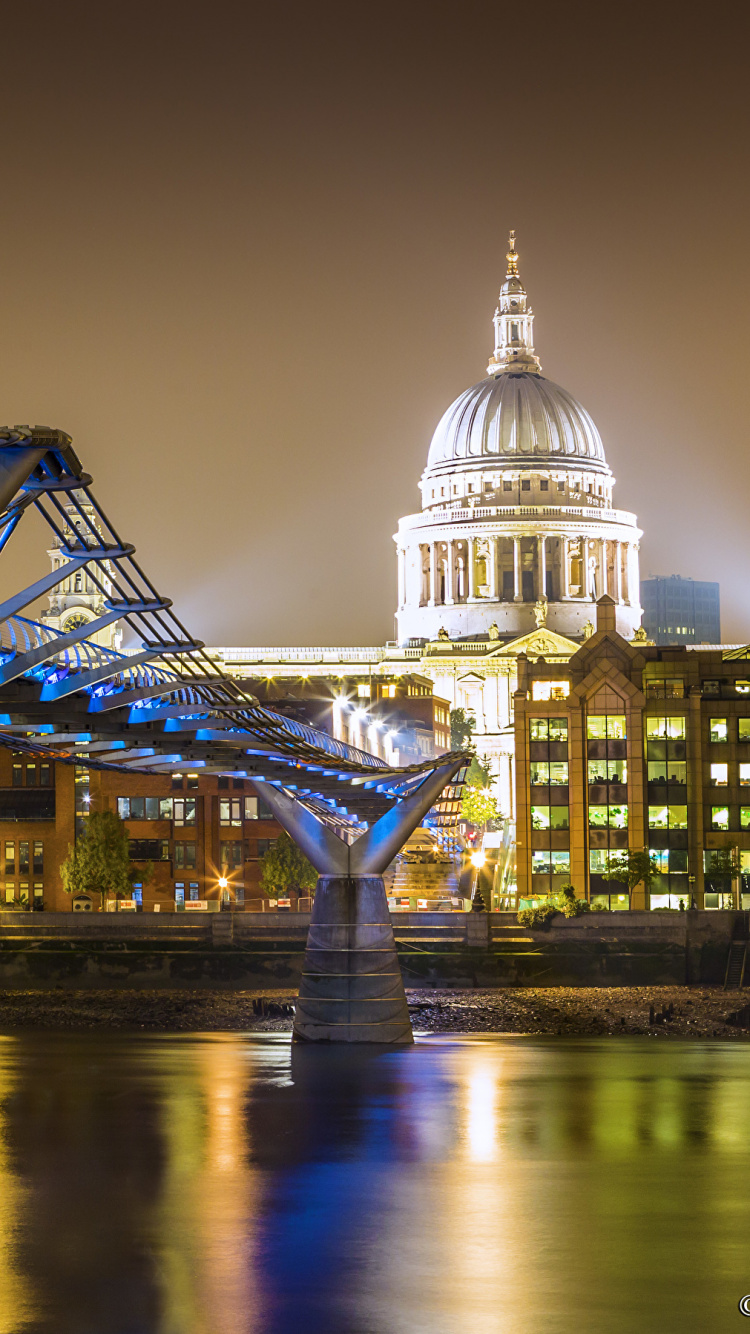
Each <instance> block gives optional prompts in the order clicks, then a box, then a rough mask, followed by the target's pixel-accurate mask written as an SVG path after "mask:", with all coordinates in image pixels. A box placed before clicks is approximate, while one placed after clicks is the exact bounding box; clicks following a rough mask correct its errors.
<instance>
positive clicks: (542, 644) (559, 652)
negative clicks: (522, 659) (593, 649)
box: [500, 626, 581, 659]
mask: <svg viewBox="0 0 750 1334" xmlns="http://www.w3.org/2000/svg"><path fill="white" fill-rule="evenodd" d="M580 647H581V646H580V644H576V643H575V642H574V640H572V639H566V638H565V636H564V635H558V634H557V632H556V631H555V630H548V629H547V627H546V626H544V627H542V628H540V629H539V630H532V631H531V633H530V634H528V635H522V636H521V638H520V639H513V640H511V642H510V643H509V644H503V646H502V649H501V650H500V652H501V653H502V656H504V657H507V656H509V655H511V656H512V657H514V658H517V657H519V656H520V655H521V654H522V653H525V654H526V657H527V658H550V657H551V658H566V659H567V658H572V656H573V654H574V653H577V652H578V650H579V648H580Z"/></svg>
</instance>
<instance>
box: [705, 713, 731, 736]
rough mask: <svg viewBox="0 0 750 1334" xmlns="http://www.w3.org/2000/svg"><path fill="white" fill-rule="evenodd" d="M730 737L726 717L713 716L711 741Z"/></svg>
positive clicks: (710, 728)
mask: <svg viewBox="0 0 750 1334" xmlns="http://www.w3.org/2000/svg"><path fill="white" fill-rule="evenodd" d="M728 737H729V728H728V726H727V720H726V718H711V719H710V720H709V739H710V740H711V741H726V740H728Z"/></svg>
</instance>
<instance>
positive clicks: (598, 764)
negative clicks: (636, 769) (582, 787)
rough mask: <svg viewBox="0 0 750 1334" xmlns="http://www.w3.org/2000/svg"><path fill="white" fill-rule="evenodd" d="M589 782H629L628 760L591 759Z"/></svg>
mask: <svg viewBox="0 0 750 1334" xmlns="http://www.w3.org/2000/svg"><path fill="white" fill-rule="evenodd" d="M588 773H589V783H627V781H628V764H627V760H589V762H588Z"/></svg>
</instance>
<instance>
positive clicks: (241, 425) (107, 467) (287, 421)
mask: <svg viewBox="0 0 750 1334" xmlns="http://www.w3.org/2000/svg"><path fill="white" fill-rule="evenodd" d="M0 8H1V9H2V17H3V52H4V67H5V74H6V79H5V96H4V101H3V115H2V117H1V118H0V160H1V161H2V170H3V178H4V201H3V207H2V209H0V275H1V279H0V280H1V283H2V310H3V320H2V329H1V331H0V353H1V356H0V404H1V406H0V419H2V420H3V421H6V422H8V423H14V422H32V423H33V422H40V423H45V424H48V425H52V426H60V427H62V428H63V429H65V430H67V431H68V432H70V434H71V435H72V436H73V437H74V442H75V446H76V449H77V450H78V452H79V455H80V457H81V458H82V460H83V462H84V465H85V467H86V468H87V470H88V471H89V472H91V473H92V474H93V476H94V483H95V491H96V494H97V496H98V497H99V499H100V500H101V502H102V503H103V505H104V507H105V509H107V510H108V511H109V512H110V514H111V517H112V518H113V520H114V521H115V523H116V524H117V526H118V527H119V529H120V531H121V533H122V535H123V536H124V537H125V538H126V539H127V540H129V541H132V542H134V543H135V544H136V546H137V549H138V555H139V558H140V559H141V561H142V563H143V565H144V566H145V568H146V569H147V570H148V572H149V574H150V575H151V577H152V578H153V579H154V581H155V583H156V584H157V585H158V587H159V588H160V590H161V591H162V592H164V593H166V594H167V595H169V596H171V597H172V598H173V599H174V602H175V608H176V610H177V611H178V613H179V614H180V615H181V617H182V619H183V620H184V621H186V622H187V624H188V625H189V626H190V627H191V629H192V630H193V631H194V633H195V634H196V635H198V636H199V637H200V638H202V639H203V640H205V641H206V642H207V643H209V644H331V645H335V644H356V643H363V644H377V643H382V642H383V641H384V640H385V639H387V638H392V637H393V612H394V610H395V599H396V560H395V549H394V544H393V541H392V533H393V532H394V531H395V528H396V524H397V521H398V518H399V517H400V516H401V515H403V514H406V513H409V512H410V511H411V510H413V509H416V508H418V505H419V493H418V490H417V481H418V478H419V475H420V473H421V471H422V468H423V467H424V463H425V460H426V456H427V449H428V446H429V441H430V438H431V435H432V431H433V430H434V427H435V425H436V424H437V422H438V420H439V418H440V416H441V414H442V412H443V411H444V409H445V408H446V407H447V405H448V404H449V403H450V401H451V400H452V399H453V398H454V397H455V396H456V395H457V394H458V393H459V392H460V391H461V390H463V389H464V388H466V387H467V386H469V385H470V384H472V383H474V382H476V381H477V380H479V379H481V378H482V376H483V375H484V368H485V366H486V362H487V357H488V354H489V352H490V351H491V346H492V343H491V332H492V330H491V319H492V314H493V312H494V309H495V304H496V298H497V291H498V287H499V284H500V282H501V281H502V277H503V274H504V272H505V259H504V256H505V251H506V249H507V232H508V228H509V227H514V228H515V229H516V232H517V235H518V247H519V251H520V254H521V275H522V277H523V280H524V283H525V285H526V287H527V289H528V292H529V296H530V300H531V303H532V306H533V308H534V311H535V315H536V323H535V341H536V349H537V352H538V353H539V355H540V357H541V361H542V367H543V371H544V373H545V374H546V375H548V376H549V377H550V378H551V379H553V380H555V381H557V382H558V383H559V384H561V385H563V386H564V387H565V388H566V389H568V390H569V391H570V392H571V393H573V394H574V395H575V396H576V397H577V398H579V399H580V401H581V402H582V403H583V404H584V406H585V407H586V408H587V409H588V410H589V411H590V412H591V414H592V416H593V418H594V420H595V422H596V423H597V425H598V427H599V429H600V431H601V434H602V437H603V440H604V444H605V449H606V453H607V460H608V462H609V465H610V467H611V468H612V470H613V472H614V474H615V476H616V478H617V487H616V491H615V500H616V503H617V505H618V506H619V507H620V508H623V509H631V510H635V511H636V513H637V514H638V517H639V521H640V524H641V527H642V528H643V530H644V538H643V541H642V547H641V572H642V574H643V575H647V574H649V573H654V574H657V573H658V574H672V573H679V574H682V575H690V576H693V577H694V578H702V579H712V580H713V579H716V580H718V581H719V582H720V584H721V593H722V613H723V615H722V630H723V638H724V639H725V641H737V642H739V641H746V640H750V601H749V594H748V588H749V587H750V578H749V575H750V528H749V527H748V524H747V522H746V506H747V503H748V501H747V497H748V494H749V493H750V450H749V449H748V417H749V413H748V407H749V406H750V404H749V399H750V390H749V389H748V375H747V360H748V316H747V310H748V279H749V277H750V260H749V258H748V244H747V218H748V193H749V186H748V182H749V181H750V173H749V172H748V147H747V145H748V142H750V135H749V130H750V125H749V124H748V121H749V119H750V117H749V116H748V80H747V71H746V60H747V56H746V53H747V41H748V37H749V36H750V32H749V29H750V21H749V11H748V8H747V6H746V5H743V4H734V3H729V4H718V5H715V6H713V7H712V8H711V9H710V10H707V9H706V8H705V7H703V6H701V7H700V8H699V7H698V6H693V5H690V4H684V3H676V4H672V3H659V4H656V5H654V4H653V3H650V4H640V3H635V4H629V5H627V6H625V5H618V6H615V5H608V6H602V5H601V4H581V3H571V4H567V5H560V4H558V3H551V4H550V3H544V2H541V3H536V4H535V5H534V6H532V7H523V6H514V7H507V6H506V7H503V6H498V5H490V4H484V3H481V4H480V3H472V2H471V0H468V2H467V0H464V3H463V4H461V5H460V6H459V5H455V4H451V5H440V4H436V3H422V0H410V3H409V4H408V5H404V4H403V3H399V4H395V3H387V2H386V3H382V2H381V3H379V4H377V5H376V6H368V7H364V6H354V5H352V4H350V3H349V4H343V3H338V2H336V3H328V2H326V0H322V2H318V3H316V4H313V5H311V4H302V3H299V2H298V0H290V2H288V3H285V4H283V5H268V4H256V3H243V4H227V3H221V0H218V3H217V0H212V2H211V3H210V4H209V3H189V2H185V0H183V2H181V3H171V2H169V3H164V2H161V0H157V3H154V2H153V0H150V3H142V2H141V0H136V2H135V3H129V4H128V5H127V6H125V5H104V6H103V5H101V4H100V3H97V4H94V3H75V2H73V3H66V4H65V5H60V4H59V3H47V2H45V0H40V2H39V3H33V4H30V5H25V6H21V5H17V4H5V5H2V6H1V7H0ZM24 523H25V524H26V526H27V530H26V531H25V532H24V525H21V528H20V529H19V533H18V535H17V537H16V538H14V539H13V543H12V544H11V546H10V548H9V549H8V551H7V552H5V553H4V554H3V557H2V562H1V563H0V585H1V586H2V589H3V590H5V591H6V592H7V591H9V590H10V588H11V587H12V586H15V587H17V586H18V585H19V583H20V580H21V579H22V578H23V577H24V575H26V576H27V577H29V578H31V577H35V576H37V575H39V574H42V573H44V572H45V571H46V569H47V568H48V563H47V558H46V555H45V550H46V545H47V538H45V537H44V536H43V535H42V533H41V532H40V531H39V530H38V529H34V528H33V525H32V523H31V520H29V521H28V523H27V521H26V520H25V521H24Z"/></svg>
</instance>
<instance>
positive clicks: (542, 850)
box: [515, 595, 750, 908]
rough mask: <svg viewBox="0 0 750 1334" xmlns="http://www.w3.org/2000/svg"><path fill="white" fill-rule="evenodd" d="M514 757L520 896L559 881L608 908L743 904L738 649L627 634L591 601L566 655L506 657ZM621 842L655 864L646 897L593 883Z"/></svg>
mask: <svg viewBox="0 0 750 1334" xmlns="http://www.w3.org/2000/svg"><path fill="white" fill-rule="evenodd" d="M515 755H516V785H517V810H518V820H517V857H518V899H519V901H520V902H523V903H526V902H529V901H530V900H532V899H538V898H540V897H543V896H544V895H545V894H548V893H550V892H551V891H554V890H555V889H557V888H559V886H560V885H561V884H563V883H564V882H565V881H572V883H573V884H574V885H575V887H576V889H577V890H578V893H579V894H581V895H582V894H584V893H585V894H586V896H588V897H589V898H590V899H591V900H592V901H598V902H599V903H601V904H603V905H605V906H609V907H612V908H627V907H632V908H648V907H651V908H664V907H672V908H677V907H679V906H680V903H681V902H682V903H683V904H684V905H686V906H690V904H691V902H692V903H694V904H695V905H696V906H697V907H699V908H702V907H706V908H718V907H724V906H730V905H731V904H734V905H735V906H741V907H743V908H750V648H742V649H736V650H722V649H720V648H714V649H705V650H702V649H700V648H695V649H693V648H690V647H678V646H675V647H659V646H656V645H653V644H650V643H648V642H647V641H646V640H645V635H643V636H642V637H639V636H636V639H635V640H631V641H627V640H625V639H623V638H622V637H621V636H620V635H619V634H618V633H617V632H616V629H615V618H614V606H613V603H612V600H611V599H610V598H609V597H607V596H606V595H605V596H604V597H602V598H600V599H599V601H598V603H597V629H596V632H595V634H594V635H592V637H591V638H590V639H588V640H586V641H585V642H584V644H583V645H582V646H581V647H580V648H579V649H578V650H577V652H576V653H574V654H573V655H572V657H571V658H570V660H569V662H567V663H566V664H561V663H559V662H557V663H548V662H546V661H545V660H544V658H540V659H538V661H536V662H530V661H528V660H527V659H525V658H519V675H518V689H517V691H516V694H515ZM628 848H630V849H633V850H641V849H644V848H648V849H649V851H650V853H651V855H652V857H653V859H654V861H655V862H656V864H657V866H658V868H659V873H658V876H657V879H656V881H655V882H654V884H653V885H652V886H651V891H650V894H649V895H648V902H647V901H646V900H647V895H646V892H645V890H644V887H643V885H639V886H637V887H636V888H635V890H634V891H633V893H632V895H628V893H627V892H621V891H623V890H625V887H624V886H622V885H621V884H620V883H615V882H611V881H606V880H604V879H603V877H602V873H603V871H604V870H605V869H606V866H607V860H608V858H609V857H610V856H612V855H613V854H617V853H619V852H622V851H624V850H626V849H628ZM717 853H719V854H721V853H724V854H726V853H731V856H732V859H733V860H734V861H735V862H736V866H737V871H738V874H735V875H731V874H728V873H727V864H726V862H722V861H721V860H719V861H717V858H716V854H717Z"/></svg>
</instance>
